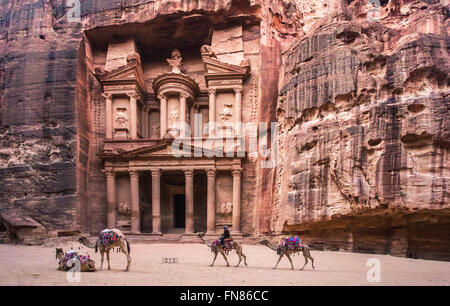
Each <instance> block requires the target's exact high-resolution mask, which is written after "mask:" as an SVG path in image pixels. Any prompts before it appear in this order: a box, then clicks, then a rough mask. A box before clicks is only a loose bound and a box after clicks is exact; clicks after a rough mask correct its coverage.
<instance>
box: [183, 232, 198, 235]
mask: <svg viewBox="0 0 450 306" xmlns="http://www.w3.org/2000/svg"><path fill="white" fill-rule="evenodd" d="M183 236H197V235H196V234H194V232H186V233H184V234H183Z"/></svg>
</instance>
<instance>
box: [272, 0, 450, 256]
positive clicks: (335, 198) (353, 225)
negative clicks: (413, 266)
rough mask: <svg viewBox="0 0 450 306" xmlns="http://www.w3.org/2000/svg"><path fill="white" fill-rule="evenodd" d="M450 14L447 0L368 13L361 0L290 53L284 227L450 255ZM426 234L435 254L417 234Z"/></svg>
mask: <svg viewBox="0 0 450 306" xmlns="http://www.w3.org/2000/svg"><path fill="white" fill-rule="evenodd" d="M446 16H448V8H447V7H445V6H444V5H443V4H441V3H439V2H438V1H435V2H434V3H429V4H427V3H425V2H419V1H415V2H412V1H389V2H388V1H386V2H384V3H383V6H382V7H381V14H380V20H379V21H377V22H368V21H367V16H366V11H365V8H364V7H362V6H361V3H359V2H358V1H354V2H352V3H350V4H349V5H343V7H342V10H340V11H339V10H337V11H336V14H335V16H334V17H333V18H332V19H331V20H327V21H326V22H324V23H323V24H321V25H320V26H317V27H316V28H315V29H313V30H311V31H310V32H309V33H307V34H306V35H305V36H304V37H303V38H302V39H301V40H300V41H298V42H296V43H295V44H293V45H292V46H291V48H290V49H288V50H287V51H286V52H285V53H284V54H283V62H284V72H283V73H282V74H283V76H282V77H283V81H282V85H281V90H280V97H279V101H278V119H279V123H280V142H281V143H280V147H281V149H280V151H281V152H280V156H281V157H282V158H281V159H282V162H281V165H280V167H279V168H278V169H277V172H276V175H277V178H278V182H279V184H278V185H277V187H278V190H277V192H278V193H277V196H276V197H275V201H276V203H277V204H278V206H279V209H277V210H276V211H274V213H273V214H272V215H271V217H272V220H273V224H274V226H275V229H276V230H277V231H282V230H283V229H284V230H288V231H299V232H301V233H302V234H303V235H306V236H308V235H310V236H311V237H310V240H311V241H312V243H313V244H314V243H316V242H318V241H321V242H322V243H325V244H326V243H327V241H328V242H329V247H331V248H338V249H339V248H341V249H350V250H355V251H367V252H376V253H396V254H401V255H403V256H405V255H407V256H411V257H414V256H419V257H426V258H438V259H449V256H448V254H449V252H448V251H449V250H450V240H449V237H448V235H447V234H444V235H442V233H443V232H441V230H440V229H439V227H443V228H445V229H446V230H447V231H448V229H449V228H450V223H449V220H448V208H449V207H450V204H449V192H448V190H449V187H450V185H449V178H450V168H449V165H450V163H449V157H448V153H449V149H450V139H449V136H450V129H449V124H450V117H449V116H448V114H449V107H450V99H449V96H448V89H449V87H448V85H449V78H448V74H449V72H450V65H449V63H448V51H449V48H450V38H449V36H448V33H447V32H446V29H447V30H448V21H446ZM430 209H432V210H433V211H432V212H429V213H424V212H423V211H427V212H428V211H429V210H430ZM360 214H362V215H360ZM415 214H417V218H415V217H413V216H414V215H415ZM428 214H430V215H436V217H435V218H439V220H440V222H439V225H438V223H436V222H434V221H433V220H435V219H434V218H431V217H430V219H429V220H428V219H427V218H424V217H423V216H424V215H427V216H428ZM419 216H420V217H419ZM437 216H439V217H437ZM371 218H373V221H375V220H376V222H371V221H370V220H371ZM392 219H395V220H397V219H401V220H402V222H394V221H392ZM321 220H323V221H321ZM344 220H345V221H344ZM363 220H366V221H367V222H363ZM419 220H420V221H419ZM316 221H321V222H322V223H320V224H322V226H321V227H320V229H319V226H317V223H316ZM305 224H308V226H306V225H305ZM338 224H341V225H342V224H345V226H343V227H342V226H340V225H338ZM418 227H422V229H423V232H420V231H417V228H418ZM433 229H435V230H433ZM433 231H434V234H433ZM341 233H342V235H343V237H345V238H342V236H341V238H337V239H336V235H337V236H339V235H341ZM392 236H395V237H396V238H395V239H394V240H395V241H393V238H392ZM423 236H427V239H428V241H427V243H426V244H427V245H428V246H427V247H426V248H428V250H429V252H428V253H427V252H423V248H422V247H419V245H420V244H421V243H415V241H416V240H426V239H422V238H420V237H423ZM327 237H330V238H327ZM333 237H334V238H333ZM348 237H350V238H348ZM339 240H340V242H341V244H340V247H339V246H337V245H336V241H339ZM393 244H401V245H402V250H401V251H399V250H397V251H393V250H392V249H395V247H394V246H393ZM432 245H433V246H432Z"/></svg>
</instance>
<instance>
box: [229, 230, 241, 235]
mask: <svg viewBox="0 0 450 306" xmlns="http://www.w3.org/2000/svg"><path fill="white" fill-rule="evenodd" d="M230 235H231V236H243V234H242V232H241V231H236V232H233V231H231V232H230Z"/></svg>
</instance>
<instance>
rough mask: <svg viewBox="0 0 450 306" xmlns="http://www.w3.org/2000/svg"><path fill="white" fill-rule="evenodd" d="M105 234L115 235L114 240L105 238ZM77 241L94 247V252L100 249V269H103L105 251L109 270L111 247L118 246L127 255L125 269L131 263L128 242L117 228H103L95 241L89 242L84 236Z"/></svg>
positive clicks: (127, 269)
mask: <svg viewBox="0 0 450 306" xmlns="http://www.w3.org/2000/svg"><path fill="white" fill-rule="evenodd" d="M105 234H106V235H110V236H111V235H112V236H114V237H115V239H114V240H111V239H105ZM78 241H79V242H80V243H81V244H83V245H85V246H87V247H88V248H91V249H95V253H97V251H98V250H99V249H100V255H101V257H102V261H101V264H100V271H102V269H103V260H104V256H105V253H106V259H107V260H108V270H111V266H110V264H109V252H110V251H111V249H113V248H115V247H119V248H120V249H121V250H122V252H123V253H124V254H125V256H126V257H127V268H126V269H125V271H129V268H130V264H131V257H130V243H129V242H128V240H127V239H126V238H125V235H124V234H123V233H122V232H121V231H120V230H118V229H112V230H108V229H106V230H103V231H101V232H100V236H99V237H98V239H97V241H96V242H95V243H91V242H89V240H88V239H87V238H86V237H83V236H82V237H80V239H78Z"/></svg>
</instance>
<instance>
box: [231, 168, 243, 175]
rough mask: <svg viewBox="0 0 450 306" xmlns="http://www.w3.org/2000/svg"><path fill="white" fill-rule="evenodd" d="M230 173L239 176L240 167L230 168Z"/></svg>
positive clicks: (240, 172)
mask: <svg viewBox="0 0 450 306" xmlns="http://www.w3.org/2000/svg"><path fill="white" fill-rule="evenodd" d="M231 173H232V174H233V176H241V175H242V169H233V170H231Z"/></svg>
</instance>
